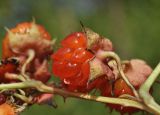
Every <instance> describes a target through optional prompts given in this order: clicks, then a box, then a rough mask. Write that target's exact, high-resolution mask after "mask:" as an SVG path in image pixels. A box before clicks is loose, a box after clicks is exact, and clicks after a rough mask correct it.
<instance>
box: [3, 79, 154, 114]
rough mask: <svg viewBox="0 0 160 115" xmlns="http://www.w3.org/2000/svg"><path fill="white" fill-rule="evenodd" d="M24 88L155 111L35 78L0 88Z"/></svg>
mask: <svg viewBox="0 0 160 115" xmlns="http://www.w3.org/2000/svg"><path fill="white" fill-rule="evenodd" d="M23 88H36V89H37V90H38V91H40V92H44V93H55V94H58V95H61V96H66V97H75V98H81V99H86V100H92V101H97V102H102V103H112V104H120V105H123V106H128V107H135V108H139V109H141V110H146V111H148V112H150V113H153V112H152V111H151V110H150V109H149V108H148V107H147V106H146V105H144V104H143V103H141V102H138V101H135V100H130V99H122V98H111V97H103V96H92V95H89V94H83V93H76V92H69V91H66V90H63V89H59V88H56V87H53V88H52V87H50V86H46V85H45V84H43V83H42V82H40V81H35V80H30V81H24V82H20V83H10V84H1V85H0V90H5V89H23ZM16 96H18V97H19V98H22V99H24V100H26V98H24V96H22V95H17V94H16ZM27 101H28V100H27Z"/></svg>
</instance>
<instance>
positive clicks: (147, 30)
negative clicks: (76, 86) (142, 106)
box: [0, 0, 160, 115]
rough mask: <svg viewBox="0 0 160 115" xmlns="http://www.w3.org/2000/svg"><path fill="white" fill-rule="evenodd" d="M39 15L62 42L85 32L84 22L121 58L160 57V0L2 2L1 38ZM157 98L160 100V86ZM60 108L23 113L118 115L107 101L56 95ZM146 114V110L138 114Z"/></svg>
mask: <svg viewBox="0 0 160 115" xmlns="http://www.w3.org/2000/svg"><path fill="white" fill-rule="evenodd" d="M32 17H34V18H35V19H36V22H37V23H38V24H41V25H43V26H44V27H45V28H46V29H47V30H48V31H49V33H50V34H51V35H52V37H53V38H57V44H56V47H55V48H58V47H59V41H60V40H61V39H63V38H64V37H65V36H66V35H67V34H69V33H71V32H74V31H80V29H81V26H80V21H82V22H83V24H84V25H85V26H87V27H89V28H91V29H93V30H94V31H96V32H98V33H99V34H101V35H103V36H105V37H108V38H109V39H111V40H112V42H113V44H114V47H115V50H116V52H117V53H118V54H119V55H120V57H121V58H122V59H131V58H141V59H144V60H146V61H147V62H148V64H150V65H151V66H152V67H155V66H156V64H157V63H158V62H159V59H160V51H159V48H160V1H159V0H0V42H1V41H2V39H3V37H4V36H5V30H4V27H8V28H12V27H14V26H15V25H16V24H17V23H20V22H24V21H32ZM153 89H154V93H153V95H154V97H155V98H156V100H157V102H160V98H159V96H160V92H159V86H158V85H157V84H155V85H154V87H153ZM55 100H56V102H57V104H58V106H59V107H58V108H57V109H54V108H51V107H48V106H45V105H44V106H38V105H34V106H32V107H30V108H28V109H27V110H26V111H25V112H23V113H22V115H68V114H69V115H82V114H83V115H89V114H90V115H117V114H118V113H117V112H115V111H113V112H112V113H109V109H108V108H106V107H105V106H104V105H103V104H100V103H96V102H91V101H84V100H79V99H67V101H66V102H65V103H64V102H63V99H62V98H61V97H59V96H56V97H55ZM138 114H139V115H141V114H142V113H138Z"/></svg>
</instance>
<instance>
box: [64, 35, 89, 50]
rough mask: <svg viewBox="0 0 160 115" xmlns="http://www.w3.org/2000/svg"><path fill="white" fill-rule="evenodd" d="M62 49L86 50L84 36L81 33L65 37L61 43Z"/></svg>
mask: <svg viewBox="0 0 160 115" xmlns="http://www.w3.org/2000/svg"><path fill="white" fill-rule="evenodd" d="M61 44H62V46H63V47H69V48H73V49H76V48H81V47H83V48H86V46H87V44H86V36H85V34H84V33H82V32H75V33H72V34H70V35H69V36H67V37H66V38H65V39H64V40H63V41H62V42H61Z"/></svg>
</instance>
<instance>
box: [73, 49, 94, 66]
mask: <svg viewBox="0 0 160 115" xmlns="http://www.w3.org/2000/svg"><path fill="white" fill-rule="evenodd" d="M92 57H93V54H92V53H91V52H89V51H87V50H86V49H84V48H78V49H76V50H75V51H74V52H73V55H72V60H73V61H76V62H80V63H83V62H85V61H87V60H88V59H91V58H92Z"/></svg>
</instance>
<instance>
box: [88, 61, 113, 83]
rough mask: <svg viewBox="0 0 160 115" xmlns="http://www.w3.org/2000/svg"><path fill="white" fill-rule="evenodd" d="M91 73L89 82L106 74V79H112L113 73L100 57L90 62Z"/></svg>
mask: <svg viewBox="0 0 160 115" xmlns="http://www.w3.org/2000/svg"><path fill="white" fill-rule="evenodd" d="M89 64H90V75H89V82H91V81H93V80H95V79H96V78H98V77H101V76H103V75H105V76H106V77H107V78H106V79H112V78H113V73H112V70H111V69H110V68H109V67H108V65H105V64H104V63H103V62H102V61H101V60H99V59H98V58H93V59H92V60H91V61H90V62H89Z"/></svg>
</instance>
